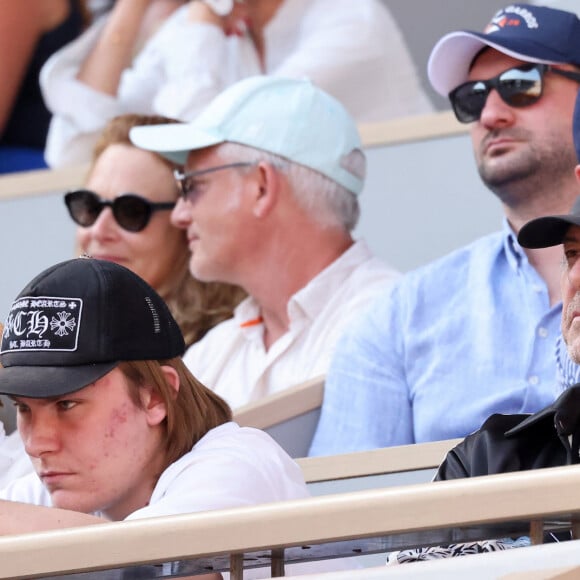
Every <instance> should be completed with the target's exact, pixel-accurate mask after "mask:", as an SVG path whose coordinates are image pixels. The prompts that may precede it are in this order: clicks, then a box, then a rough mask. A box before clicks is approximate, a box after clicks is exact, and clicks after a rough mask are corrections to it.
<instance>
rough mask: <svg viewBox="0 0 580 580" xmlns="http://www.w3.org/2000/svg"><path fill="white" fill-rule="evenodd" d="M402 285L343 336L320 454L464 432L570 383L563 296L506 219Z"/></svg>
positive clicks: (315, 449)
mask: <svg viewBox="0 0 580 580" xmlns="http://www.w3.org/2000/svg"><path fill="white" fill-rule="evenodd" d="M392 288H393V289H392V292H391V293H390V295H384V296H382V297H381V298H380V299H379V300H377V301H375V302H373V303H372V305H371V307H370V308H369V309H368V310H367V311H366V312H365V314H364V315H363V316H361V318H359V319H358V320H357V321H356V322H355V323H354V324H353V325H352V326H351V327H350V328H349V329H347V330H346V333H345V334H344V335H343V336H342V338H341V340H340V341H339V342H338V344H337V348H336V351H335V353H334V356H333V360H332V363H331V367H330V370H329V372H328V374H327V380H326V385H325V393H324V402H323V406H322V412H321V417H320V421H319V424H318V428H317V431H316V434H315V437H314V439H313V442H312V446H311V449H310V454H311V455H330V454H335V453H345V452H349V451H359V450H365V449H373V448H377V447H387V446H390V445H403V444H407V443H415V442H424V441H436V440H441V439H450V438H454V437H464V436H465V435H467V434H469V433H471V432H472V431H474V430H476V429H477V428H478V427H479V426H480V425H481V424H482V423H483V421H484V420H485V419H486V418H487V417H488V416H489V415H491V414H492V413H533V412H535V411H539V410H540V409H542V408H543V407H545V406H546V405H548V404H550V403H552V402H553V401H554V399H555V398H556V397H557V396H558V394H560V392H561V391H562V389H563V386H562V385H561V384H560V381H559V380H558V379H559V378H560V377H559V376H558V372H557V365H556V357H555V350H556V341H557V339H558V337H559V335H560V316H561V311H562V305H561V304H557V305H555V306H553V307H550V303H549V297H548V290H547V287H546V285H545V283H544V281H543V280H542V278H541V277H540V276H539V275H538V273H537V272H536V270H535V269H534V268H533V267H532V266H531V265H530V264H529V262H528V260H527V257H526V255H525V253H524V252H523V250H522V248H521V247H520V246H519V244H518V243H517V240H516V236H515V234H514V233H513V231H512V230H511V229H510V227H509V225H508V223H507V221H505V222H504V229H503V231H502V232H497V233H494V234H491V235H488V236H486V237H484V238H481V239H479V240H477V241H475V242H473V243H472V244H470V245H468V246H465V247H463V248H461V249H459V250H457V251H455V252H453V253H451V254H449V255H448V256H445V257H443V258H441V259H439V260H437V261H435V262H433V263H431V264H428V265H426V266H423V267H422V268H420V269H418V270H415V271H413V272H410V273H408V274H407V275H405V276H404V277H402V278H401V279H400V280H399V281H398V282H397V283H395V285H394V286H393V287H392Z"/></svg>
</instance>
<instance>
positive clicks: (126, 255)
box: [65, 115, 245, 345]
mask: <svg viewBox="0 0 580 580" xmlns="http://www.w3.org/2000/svg"><path fill="white" fill-rule="evenodd" d="M167 122H172V120H170V119H167V118H165V117H157V116H143V115H123V116H120V117H116V118H114V119H113V120H112V121H111V122H109V124H108V125H107V127H106V128H105V130H104V131H103V133H102V134H101V136H100V139H99V141H98V142H97V144H96V146H95V149H94V154H93V161H92V166H91V169H90V171H89V174H88V178H87V180H86V183H85V186H84V187H83V188H82V189H79V190H76V191H71V192H68V193H67V194H66V195H65V203H66V205H67V208H68V210H69V213H70V215H71V218H72V219H73V220H74V221H75V222H76V223H77V224H78V225H79V228H78V230H77V241H78V244H79V249H80V251H81V252H84V253H86V254H89V255H91V256H93V257H95V258H100V259H105V260H111V261H114V262H117V263H119V264H122V265H123V266H126V267H127V268H129V269H131V270H133V272H135V273H136V274H138V275H139V276H141V277H142V278H143V279H144V280H146V281H147V282H148V283H149V284H151V286H153V287H154V288H155V289H156V290H157V291H158V292H159V294H161V296H162V297H163V298H164V299H165V301H166V302H167V304H168V305H169V308H170V309H171V311H172V314H173V316H174V317H175V319H176V320H177V322H178V323H179V325H180V327H181V331H182V332H183V335H184V337H185V341H186V343H187V344H188V345H189V344H192V343H193V342H195V341H197V340H199V339H200V338H201V337H202V336H203V335H204V334H205V333H206V332H207V331H208V330H209V329H210V328H212V327H213V326H214V325H215V324H217V323H218V322H221V321H222V320H225V319H226V318H229V317H230V316H231V315H232V311H233V308H234V307H235V306H236V305H237V304H238V303H239V302H240V300H241V299H242V298H243V297H244V296H245V293H244V292H243V291H242V290H241V289H240V288H238V287H235V286H230V285H228V284H221V283H217V282H212V283H206V282H200V281H199V280H196V279H194V278H193V277H192V276H191V274H190V272H189V269H188V260H189V249H188V247H187V240H186V238H185V235H184V232H183V231H182V230H179V229H177V228H175V227H174V226H172V225H171V223H170V221H169V218H170V214H171V209H172V208H173V206H174V205H175V202H176V200H177V197H178V195H179V193H178V190H177V186H176V184H175V180H174V178H173V169H174V167H173V166H172V165H171V164H170V163H169V162H168V161H166V160H164V159H163V158H161V157H159V156H158V155H156V154H153V153H149V152H147V151H143V150H141V149H138V148H136V147H134V146H133V145H132V144H131V142H130V141H129V130H130V129H131V128H132V127H135V126H137V125H154V124H161V123H167Z"/></svg>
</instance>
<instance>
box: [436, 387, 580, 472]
mask: <svg viewBox="0 0 580 580" xmlns="http://www.w3.org/2000/svg"><path fill="white" fill-rule="evenodd" d="M579 444H580V384H578V385H575V386H573V387H570V388H569V389H567V390H566V391H564V393H562V394H561V395H560V396H559V397H558V399H557V400H556V402H555V403H553V404H552V405H550V406H549V407H546V408H545V409H543V410H542V411H539V412H538V413H535V414H534V415H499V414H496V415H492V416H491V417H489V419H487V420H486V421H485V423H484V424H483V426H482V427H481V429H479V430H478V431H476V432H475V433H473V434H471V435H469V436H468V437H466V438H465V439H464V440H463V441H462V442H461V443H459V445H457V446H456V447H455V448H453V449H452V450H451V451H449V453H448V454H447V456H446V457H445V460H444V461H443V463H442V464H441V465H440V466H439V470H438V471H437V474H436V475H435V480H444V479H458V478H461V477H476V476H478V475H490V474H493V473H506V472H508V471H525V470H527V469H539V468H542V467H558V466H561V465H570V464H573V463H580V458H579V456H578V447H579Z"/></svg>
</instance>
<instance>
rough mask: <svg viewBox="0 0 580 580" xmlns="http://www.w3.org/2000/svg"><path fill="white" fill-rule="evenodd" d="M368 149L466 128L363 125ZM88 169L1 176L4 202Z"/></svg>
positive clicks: (72, 182) (449, 123)
mask: <svg viewBox="0 0 580 580" xmlns="http://www.w3.org/2000/svg"><path fill="white" fill-rule="evenodd" d="M359 130H360V134H361V138H362V141H363V144H364V146H365V147H379V146H386V145H393V144H396V143H406V142H409V141H420V140H424V139H432V138H435V137H445V136H451V135H457V134H461V133H465V132H466V130H467V129H466V125H461V124H460V123H458V122H457V121H456V120H455V117H454V116H453V113H451V112H450V111H444V112H439V113H432V114H429V115H417V116H413V117H403V118H399V119H393V120H391V121H385V122H383V123H373V124H365V125H360V126H359ZM87 168H88V166H86V165H83V166H78V167H69V168H65V169H55V170H39V171H27V172H23V173H14V174H8V175H5V176H2V177H0V200H1V199H10V198H13V197H18V196H23V195H24V196H30V195H39V194H43V193H46V192H52V191H65V190H67V189H70V188H73V187H78V186H79V185H80V184H81V183H83V181H84V179H85V175H86V172H87Z"/></svg>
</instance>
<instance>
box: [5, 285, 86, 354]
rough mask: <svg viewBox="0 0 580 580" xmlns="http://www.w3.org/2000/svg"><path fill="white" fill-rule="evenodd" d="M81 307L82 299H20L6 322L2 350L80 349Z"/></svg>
mask: <svg viewBox="0 0 580 580" xmlns="http://www.w3.org/2000/svg"><path fill="white" fill-rule="evenodd" d="M82 309H83V301H82V300H81V299H80V298H57V297H52V296H22V297H21V298H18V299H17V300H16V301H15V302H14V304H13V305H12V308H11V309H10V314H8V319H7V320H6V324H5V325H4V335H3V340H2V345H3V348H2V351H1V352H2V353H7V352H22V351H39V350H40V351H57V352H58V351H74V350H77V346H78V337H79V330H80V320H81V312H82Z"/></svg>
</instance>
